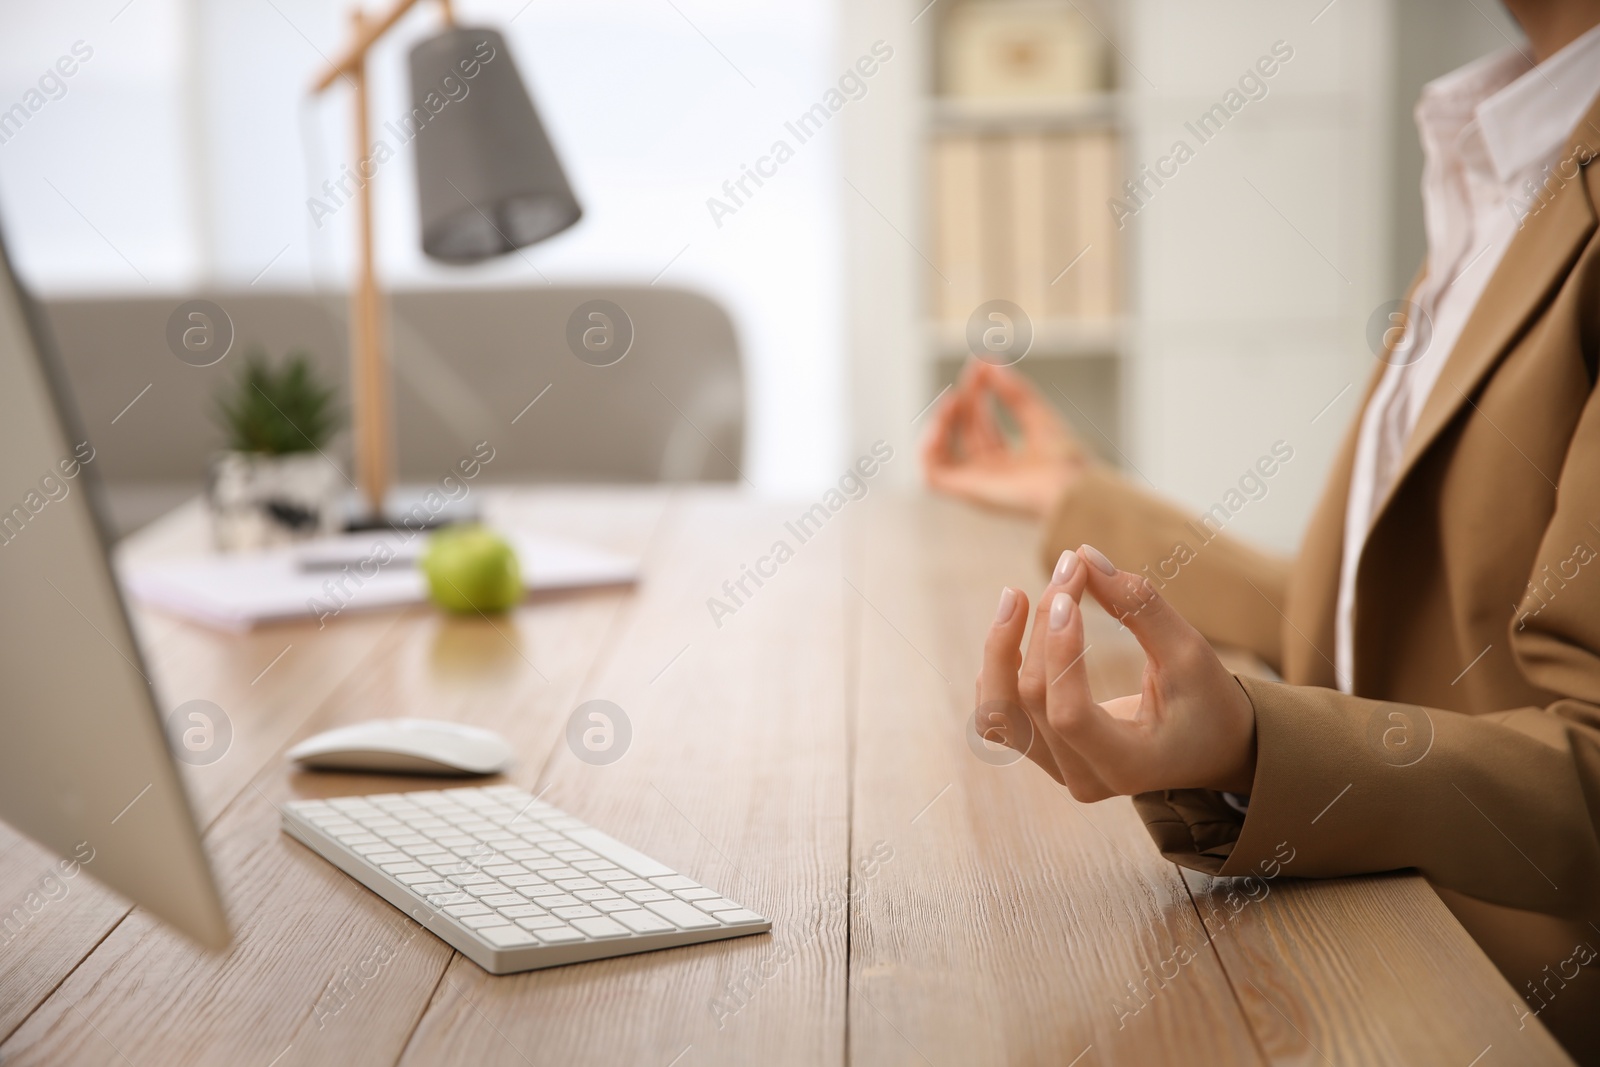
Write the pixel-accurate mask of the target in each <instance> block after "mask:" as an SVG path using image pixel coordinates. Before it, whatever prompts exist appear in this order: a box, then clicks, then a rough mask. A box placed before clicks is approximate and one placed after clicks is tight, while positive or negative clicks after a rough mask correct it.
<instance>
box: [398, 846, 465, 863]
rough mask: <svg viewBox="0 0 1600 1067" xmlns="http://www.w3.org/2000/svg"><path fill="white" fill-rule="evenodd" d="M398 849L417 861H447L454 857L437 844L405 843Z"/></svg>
mask: <svg viewBox="0 0 1600 1067" xmlns="http://www.w3.org/2000/svg"><path fill="white" fill-rule="evenodd" d="M400 851H401V852H404V853H405V854H406V855H408V856H410V857H411V858H412V859H414V860H416V861H417V862H418V863H448V862H449V861H450V860H452V859H454V858H455V857H453V856H451V855H450V853H448V852H446V851H445V850H444V849H442V848H440V847H439V846H438V845H407V846H406V847H405V848H402V849H401V850H400Z"/></svg>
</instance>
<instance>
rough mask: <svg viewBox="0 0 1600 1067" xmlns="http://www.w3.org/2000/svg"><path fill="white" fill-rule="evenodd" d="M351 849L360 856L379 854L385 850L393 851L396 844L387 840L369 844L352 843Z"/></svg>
mask: <svg viewBox="0 0 1600 1067" xmlns="http://www.w3.org/2000/svg"><path fill="white" fill-rule="evenodd" d="M350 851H351V852H354V853H355V854H356V855H358V856H377V855H382V854H383V853H385V852H393V851H394V846H392V845H390V844H389V842H387V841H374V842H372V843H371V844H367V845H351V846H350Z"/></svg>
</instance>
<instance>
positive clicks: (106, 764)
mask: <svg viewBox="0 0 1600 1067" xmlns="http://www.w3.org/2000/svg"><path fill="white" fill-rule="evenodd" d="M41 326H42V319H41V317H40V316H39V314H38V311H37V308H36V307H35V306H34V305H33V304H32V302H31V301H30V300H29V299H28V297H27V295H26V294H25V293H24V292H23V290H22V287H21V286H20V284H19V283H18V281H17V279H16V276H15V274H14V273H13V270H12V266H11V262H10V259H9V257H8V256H7V255H6V251H5V245H4V241H3V240H0V611H3V612H4V614H5V620H6V621H5V634H4V637H0V684H3V690H0V819H4V820H5V821H6V822H8V823H10V824H11V825H12V826H14V827H16V828H17V829H18V830H20V831H22V832H23V833H25V834H27V835H28V836H29V837H31V838H33V839H34V840H36V841H38V842H40V843H41V844H43V845H45V846H46V847H48V848H50V849H53V850H54V851H56V852H57V853H59V854H60V855H61V856H62V857H64V858H67V859H70V860H72V861H74V862H77V863H79V864H81V866H82V869H83V870H84V871H86V872H88V873H89V874H91V875H92V876H94V877H95V878H96V879H98V880H99V881H101V882H103V883H104V884H106V885H108V886H110V887H111V888H112V889H114V890H116V891H117V892H119V893H121V894H123V895H124V896H126V897H127V898H128V899H129V900H131V901H133V902H134V903H135V904H137V905H139V906H141V907H144V908H147V909H148V910H149V911H151V912H152V913H154V914H155V915H156V916H158V917H159V918H161V919H163V920H165V921H166V922H168V923H170V924H171V925H173V926H175V927H177V928H178V929H179V930H181V931H183V932H184V933H186V934H188V935H189V936H190V937H192V938H194V939H195V940H196V941H198V942H200V943H201V944H203V945H206V946H209V947H212V948H224V947H226V946H227V944H228V942H229V939H230V937H229V933H228V922H227V917H226V915H225V914H224V911H223V906H222V899H221V896H220V894H219V893H218V892H217V887H216V883H215V881H214V880H213V878H212V874H211V868H210V866H209V864H208V863H207V861H206V854H205V850H204V848H203V847H202V845H201V841H200V832H199V828H198V827H197V825H196V823H195V818H194V813H193V811H192V810H191V808H190V805H189V799H188V796H187V795H186V793H185V791H184V787H183V782H182V780H181V778H180V777H179V773H178V768H177V765H176V764H175V763H174V761H173V758H172V754H171V752H170V751H169V749H168V743H167V737H166V732H165V730H164V729H163V715H162V709H161V707H160V706H159V700H158V698H157V695H156V692H155V689H154V687H153V685H152V684H151V678H150V670H149V667H148V666H147V665H146V664H145V661H144V659H143V657H142V656H141V655H140V653H139V647H138V644H137V642H136V641H135V639H134V635H133V630H132V627H131V626H130V625H129V622H128V617H127V613H126V611H125V610H124V607H123V604H122V599H121V596H120V595H119V593H118V590H117V584H116V581H115V579H114V577H113V575H112V568H111V561H110V558H109V556H108V554H107V546H108V539H107V537H106V535H105V527H104V526H103V525H102V523H101V521H100V513H99V510H98V507H97V503H96V500H97V494H96V491H95V488H94V487H95V479H96V469H95V460H94V456H95V452H94V449H95V436H96V432H97V431H98V430H103V429H106V428H105V427H88V428H85V427H82V426H81V425H79V424H78V421H77V419H76V418H75V417H74V415H73V413H72V410H71V405H70V404H69V403H68V396H67V394H66V392H65V390H64V389H63V385H64V382H63V378H62V375H61V373H60V371H59V368H58V367H57V365H56V363H55V361H54V359H53V354H52V353H50V352H48V351H46V345H45V341H46V338H45V334H44V332H43V330H42V329H41ZM5 918H6V916H4V915H0V921H4V920H5Z"/></svg>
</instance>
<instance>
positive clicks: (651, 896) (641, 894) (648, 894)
mask: <svg viewBox="0 0 1600 1067" xmlns="http://www.w3.org/2000/svg"><path fill="white" fill-rule="evenodd" d="M627 897H628V899H629V900H637V901H638V902H639V903H641V904H646V903H648V902H650V901H652V900H671V899H672V894H671V893H668V892H667V891H666V890H664V889H638V890H635V891H634V892H632V893H629V894H627Z"/></svg>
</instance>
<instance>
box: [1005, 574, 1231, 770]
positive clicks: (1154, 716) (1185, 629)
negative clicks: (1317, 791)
mask: <svg viewBox="0 0 1600 1067" xmlns="http://www.w3.org/2000/svg"><path fill="white" fill-rule="evenodd" d="M1085 589H1087V590H1088V591H1089V593H1090V594H1091V595H1092V596H1093V597H1094V598H1095V599H1096V600H1098V601H1099V602H1100V603H1101V605H1102V606H1103V607H1104V608H1105V609H1106V610H1107V611H1109V612H1110V613H1111V614H1112V615H1113V616H1115V617H1116V618H1117V619H1118V620H1120V621H1121V622H1122V623H1123V625H1125V626H1127V628H1128V629H1129V630H1130V631H1132V632H1133V635H1134V637H1136V638H1137V639H1138V641H1139V644H1140V645H1142V646H1143V647H1144V650H1145V654H1146V655H1147V656H1148V662H1147V663H1146V664H1145V668H1144V684H1143V691H1142V692H1140V693H1139V694H1138V695H1137V696H1126V697H1118V698H1116V699H1114V700H1109V701H1107V702H1106V703H1105V704H1097V703H1095V701H1094V699H1093V697H1091V696H1090V695H1089V675H1088V671H1087V670H1086V669H1085V665H1084V662H1083V661H1084V654H1085V652H1086V651H1087V650H1086V649H1085V648H1084V644H1083V613H1082V611H1081V609H1080V607H1079V601H1080V599H1081V598H1082V596H1083V592H1084V590H1085ZM1027 624H1028V599H1027V597H1026V596H1025V595H1023V593H1022V592H1021V591H1020V590H1016V589H1010V588H1008V589H1006V590H1004V591H1003V592H1002V593H1001V595H1000V608H999V611H998V612H997V614H996V617H995V621H994V624H993V626H992V627H991V628H990V630H989V637H988V640H987V642H986V643H985V645H984V652H983V671H982V673H981V674H979V676H978V713H977V729H978V732H979V734H980V735H981V736H984V737H987V738H990V739H991V740H995V741H998V742H1000V743H1003V744H1006V745H1008V746H1010V747H1012V748H1016V749H1018V750H1019V751H1023V752H1025V753H1026V754H1027V756H1028V758H1029V759H1031V760H1033V761H1034V762H1035V763H1037V764H1039V766H1040V767H1042V768H1044V770H1045V771H1047V772H1048V773H1049V774H1050V776H1051V777H1053V778H1055V780H1056V781H1058V782H1060V783H1062V784H1063V785H1065V786H1066V787H1067V789H1068V790H1069V791H1070V792H1071V793H1072V795H1073V797H1074V798H1075V799H1077V800H1082V801H1095V800H1104V799H1105V798H1107V797H1112V796H1118V795H1122V794H1133V793H1144V792H1148V791H1150V790H1157V789H1184V788H1203V789H1217V790H1226V791H1228V792H1233V793H1246V794H1247V793H1249V792H1250V787H1251V783H1252V781H1253V779H1254V777H1255V762H1256V757H1255V748H1256V742H1255V729H1256V723H1255V709H1254V708H1252V707H1251V705H1250V700H1249V698H1248V697H1247V696H1246V695H1245V692H1244V689H1243V688H1242V687H1241V686H1240V685H1239V683H1238V681H1237V680H1236V679H1235V678H1234V677H1233V675H1232V674H1230V673H1228V670H1227V669H1226V668H1225V667H1223V665H1222V662H1221V661H1220V660H1218V659H1217V656H1216V653H1215V652H1213V651H1212V649H1211V646H1210V645H1209V644H1207V643H1206V640H1205V638H1203V637H1201V636H1200V634H1199V632H1198V631H1196V630H1195V628H1194V627H1192V626H1190V625H1189V624H1188V622H1186V621H1185V620H1184V618H1183V616H1181V615H1179V614H1178V613H1177V612H1176V611H1175V610H1173V608H1172V607H1171V606H1170V605H1168V604H1167V602H1166V601H1165V600H1163V599H1161V597H1160V595H1159V594H1157V593H1156V591H1155V590H1154V588H1152V587H1151V585H1150V583H1149V581H1148V580H1146V579H1145V578H1142V577H1140V576H1139V575H1136V574H1130V573H1128V572H1126V571H1118V570H1117V569H1116V568H1115V567H1114V566H1112V564H1111V562H1110V561H1109V560H1108V559H1106V557H1105V556H1104V555H1103V554H1101V553H1100V552H1099V551H1098V550H1096V549H1094V548H1091V547H1090V546H1088V545H1084V546H1082V547H1081V548H1079V549H1078V551H1077V552H1075V553H1074V552H1070V551H1069V552H1063V553H1062V554H1061V561H1060V562H1059V563H1058V564H1057V565H1056V570H1055V574H1054V575H1052V576H1051V579H1050V584H1049V585H1048V586H1047V587H1046V588H1045V591H1044V595H1043V596H1042V597H1041V598H1040V601H1039V607H1038V610H1037V612H1036V613H1035V618H1034V624H1033V633H1032V634H1031V635H1030V636H1029V638H1028V648H1027V654H1026V655H1025V656H1024V655H1023V653H1022V648H1021V646H1022V636H1023V631H1024V630H1025V629H1027Z"/></svg>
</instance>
